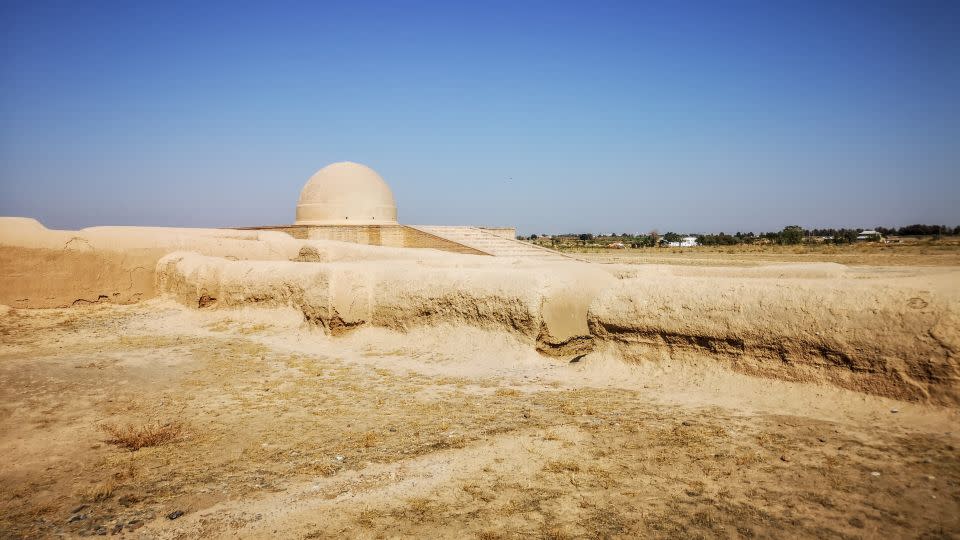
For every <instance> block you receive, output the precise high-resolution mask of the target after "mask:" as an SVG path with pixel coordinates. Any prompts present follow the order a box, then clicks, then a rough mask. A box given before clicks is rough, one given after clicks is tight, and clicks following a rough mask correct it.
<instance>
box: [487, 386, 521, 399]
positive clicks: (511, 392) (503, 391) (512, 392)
mask: <svg viewBox="0 0 960 540" xmlns="http://www.w3.org/2000/svg"><path fill="white" fill-rule="evenodd" d="M493 395H495V396H500V397H516V396H519V395H520V392H519V391H518V390H516V389H514V388H497V391H496V392H494V393H493Z"/></svg>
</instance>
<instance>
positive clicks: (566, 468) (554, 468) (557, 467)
mask: <svg viewBox="0 0 960 540" xmlns="http://www.w3.org/2000/svg"><path fill="white" fill-rule="evenodd" d="M543 470H545V471H549V472H553V473H562V472H580V465H579V464H577V462H576V461H551V462H549V463H547V465H546V466H545V467H544V468H543Z"/></svg>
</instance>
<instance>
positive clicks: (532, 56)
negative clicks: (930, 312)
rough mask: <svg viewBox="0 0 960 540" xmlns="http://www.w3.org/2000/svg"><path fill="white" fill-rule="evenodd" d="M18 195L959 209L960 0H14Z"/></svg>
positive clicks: (616, 216)
mask: <svg viewBox="0 0 960 540" xmlns="http://www.w3.org/2000/svg"><path fill="white" fill-rule="evenodd" d="M0 47H2V49H0V77H2V78H0V215H25V216H31V217H36V218H38V219H40V220H41V221H43V222H44V223H46V224H47V225H48V226H50V227H59V228H74V227H84V226H91V225H99V224H138V225H139V224H142V225H185V226H186V225H189V226H231V225H257V224H281V223H290V222H292V221H293V213H294V206H295V204H296V199H297V196H298V194H299V190H300V188H301V186H302V185H303V183H304V182H305V181H306V179H307V178H308V177H309V176H310V175H311V174H312V173H313V172H314V171H316V170H317V169H319V168H320V167H322V166H324V165H326V164H328V163H330V162H333V161H340V160H351V161H358V162H361V163H365V164H368V165H370V166H372V167H373V168H374V169H376V170H377V171H378V172H380V174H381V175H382V176H383V177H384V178H385V179H386V180H387V181H388V182H389V183H390V185H391V186H392V188H393V190H394V194H395V196H396V198H397V201H398V206H399V209H400V220H401V222H404V223H425V224H487V225H516V226H517V227H518V228H519V229H520V231H521V232H523V233H528V234H529V233H534V232H537V233H539V232H547V233H550V232H565V231H590V232H600V231H617V232H621V231H630V232H632V231H647V230H650V229H652V228H657V229H659V230H660V231H661V232H663V231H665V230H676V231H704V232H707V231H713V232H717V231H725V232H734V231H736V230H753V231H760V230H773V229H780V228H781V227H782V226H784V225H788V224H800V225H804V226H807V227H819V226H851V227H856V226H861V227H872V226H875V225H883V226H896V225H905V224H909V223H914V222H925V223H945V224H950V225H956V224H960V2H956V1H943V2H929V1H910V0H902V1H897V2H884V1H865V2H844V1H836V0H833V1H825V2H814V1H803V2H795V1H789V0H782V1H779V0H778V1H755V2H753V1H751V2H727V1H707V2H691V1H679V2H677V1H668V2H662V3H659V2H641V1H628V2H622V3H618V2H602V1H601V2H585V1H583V2H558V1H555V0H551V1H544V2H534V1H525V0H520V1H516V0H513V1H505V2H502V3H500V2H486V1H479V2H448V1H441V2H407V1H383V2H371V3H365V2H356V1H350V2H342V3H322V2H274V1H271V2H244V1H231V2H223V3H218V2H213V1H203V2H171V1H164V2H147V1H118V2H104V1H97V0H90V1H73V0H69V1H59V2H46V1H41V0H22V1H10V0H0Z"/></svg>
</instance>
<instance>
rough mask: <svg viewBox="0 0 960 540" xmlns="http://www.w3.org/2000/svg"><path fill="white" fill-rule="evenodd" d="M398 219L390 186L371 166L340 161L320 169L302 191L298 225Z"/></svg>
mask: <svg viewBox="0 0 960 540" xmlns="http://www.w3.org/2000/svg"><path fill="white" fill-rule="evenodd" d="M396 222H397V203H396V202H395V201H394V199H393V192H392V191H390V186H388V185H387V183H386V182H384V181H383V178H380V175H379V174H377V173H376V171H374V170H373V169H371V168H370V167H367V166H366V165H361V164H359V163H353V162H350V161H341V162H339V163H332V164H330V165H327V166H326V167H324V168H322V169H320V170H319V171H317V172H316V173H314V175H313V176H311V177H310V180H307V184H306V185H305V186H303V190H302V191H301V192H300V201H299V202H298V203H297V221H296V224H297V225H358V224H359V225H378V224H395V223H396Z"/></svg>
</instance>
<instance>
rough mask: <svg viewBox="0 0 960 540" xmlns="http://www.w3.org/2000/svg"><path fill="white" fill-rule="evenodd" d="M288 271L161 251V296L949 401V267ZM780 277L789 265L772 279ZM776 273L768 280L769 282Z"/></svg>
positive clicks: (957, 309)
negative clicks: (887, 271)
mask: <svg viewBox="0 0 960 540" xmlns="http://www.w3.org/2000/svg"><path fill="white" fill-rule="evenodd" d="M472 260H474V261H491V262H490V263H481V264H477V263H473V264H469V265H468V264H466V263H465V260H464V261H455V260H451V261H450V263H449V264H446V265H444V264H443V263H442V261H437V263H436V264H433V265H431V264H424V263H420V262H418V261H410V260H407V261H396V262H392V263H390V264H376V263H353V262H331V263H290V262H262V261H235V262H234V261H225V260H223V259H218V258H212V257H200V256H196V255H189V254H171V255H169V256H168V257H166V258H164V259H163V260H162V261H161V263H160V265H161V266H162V269H161V270H160V271H159V273H158V275H159V276H160V279H161V285H160V288H161V289H162V290H164V291H166V292H169V293H170V294H172V295H174V296H176V297H177V298H178V299H179V300H180V301H181V302H183V303H184V304H186V305H190V306H200V305H204V306H207V307H236V306H242V305H245V304H255V305H270V304H274V305H285V306H294V307H296V308H297V309H300V310H301V311H302V312H303V313H304V318H305V319H306V320H307V321H310V322H311V323H313V324H316V325H318V326H321V327H323V328H324V329H326V330H327V331H329V332H331V333H334V334H336V333H340V332H344V331H348V330H350V329H352V328H356V327H359V326H364V325H371V326H381V327H386V328H392V329H396V330H401V331H402V330H406V329H408V328H410V327H413V326H418V325H431V324H438V323H444V324H454V325H455V324H469V325H476V326H481V327H486V328H494V329H498V330H501V331H504V332H509V333H512V334H516V335H517V336H518V337H521V338H522V339H525V340H528V341H529V342H530V344H531V346H535V347H537V349H538V350H540V351H541V352H543V353H545V354H550V355H573V354H583V353H586V352H589V351H591V350H596V349H597V348H602V349H604V350H607V351H613V352H614V353H615V354H617V355H619V356H620V357H622V358H623V359H625V360H627V361H631V362H681V363H691V364H697V363H703V362H714V363H716V364H718V365H720V366H722V367H725V368H730V369H734V370H737V371H741V372H744V373H748V374H752V375H759V376H764V377H772V378H779V379H787V380H795V381H805V382H816V383H827V384H833V385H836V386H840V387H843V388H848V389H851V390H856V391H860V392H866V393H870V394H875V395H881V396H888V397H893V398H898V399H907V400H912V401H922V402H929V403H936V404H942V405H950V406H958V405H960V357H958V355H960V319H958V316H957V314H958V313H960V292H958V290H957V288H956V287H955V285H954V284H953V280H954V279H955V278H956V273H953V274H945V275H941V276H930V277H923V278H911V279H873V280H860V279H856V278H848V277H845V276H844V275H842V274H841V275H839V276H837V277H831V276H836V274H835V272H834V271H835V267H834V266H829V267H827V268H826V269H825V271H823V272H818V271H816V269H815V268H804V269H801V270H800V271H799V272H798V273H797V275H799V276H804V275H810V276H827V277H789V275H788V276H787V277H775V278H771V277H767V276H768V275H771V273H765V272H754V273H753V275H754V276H756V277H750V278H743V277H723V273H722V272H721V274H720V276H718V277H709V278H708V277H705V276H703V275H702V274H701V275H697V273H692V274H691V275H688V276H677V275H669V272H665V273H659V274H657V275H652V276H649V277H640V278H637V277H627V278H623V279H618V276H617V274H618V272H616V271H610V269H608V268H604V267H602V266H599V265H585V264H578V263H563V262H561V263H531V264H529V265H526V266H523V265H508V264H503V263H500V262H499V261H501V259H497V258H477V259H472ZM776 272H777V273H779V274H780V275H784V274H786V271H785V270H784V269H779V270H777V271H776ZM773 275H776V274H773Z"/></svg>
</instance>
